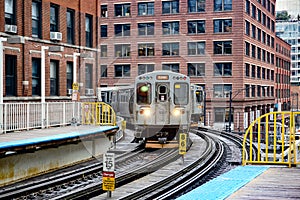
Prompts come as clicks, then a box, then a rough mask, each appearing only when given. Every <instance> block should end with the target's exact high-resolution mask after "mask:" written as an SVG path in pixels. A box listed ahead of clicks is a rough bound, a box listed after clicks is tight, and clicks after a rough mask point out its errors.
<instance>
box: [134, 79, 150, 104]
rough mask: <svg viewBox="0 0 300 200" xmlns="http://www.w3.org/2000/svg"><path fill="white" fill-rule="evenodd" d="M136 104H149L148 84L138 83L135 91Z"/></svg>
mask: <svg viewBox="0 0 300 200" xmlns="http://www.w3.org/2000/svg"><path fill="white" fill-rule="evenodd" d="M136 102H137V104H142V105H145V104H148V105H149V104H151V84H150V83H138V84H137V91H136Z"/></svg>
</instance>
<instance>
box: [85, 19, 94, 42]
mask: <svg viewBox="0 0 300 200" xmlns="http://www.w3.org/2000/svg"><path fill="white" fill-rule="evenodd" d="M85 45H86V46H87V47H92V46H93V16H92V15H86V16H85Z"/></svg>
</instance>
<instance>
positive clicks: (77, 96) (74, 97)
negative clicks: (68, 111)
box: [72, 82, 80, 101]
mask: <svg viewBox="0 0 300 200" xmlns="http://www.w3.org/2000/svg"><path fill="white" fill-rule="evenodd" d="M72 90H73V92H72V101H79V99H80V94H79V92H78V91H79V84H78V83H76V82H74V83H73V84H72Z"/></svg>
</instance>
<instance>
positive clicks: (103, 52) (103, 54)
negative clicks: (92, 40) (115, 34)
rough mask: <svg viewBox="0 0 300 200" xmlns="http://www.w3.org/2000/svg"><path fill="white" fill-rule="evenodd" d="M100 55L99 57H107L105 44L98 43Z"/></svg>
mask: <svg viewBox="0 0 300 200" xmlns="http://www.w3.org/2000/svg"><path fill="white" fill-rule="evenodd" d="M100 56H101V58H106V57H107V45H100Z"/></svg>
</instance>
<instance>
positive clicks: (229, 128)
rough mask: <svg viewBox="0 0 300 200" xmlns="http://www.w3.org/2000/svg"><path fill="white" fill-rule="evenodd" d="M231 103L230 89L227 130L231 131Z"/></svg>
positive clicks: (230, 94)
mask: <svg viewBox="0 0 300 200" xmlns="http://www.w3.org/2000/svg"><path fill="white" fill-rule="evenodd" d="M231 103H232V91H229V122H228V123H229V127H228V131H229V133H231Z"/></svg>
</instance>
